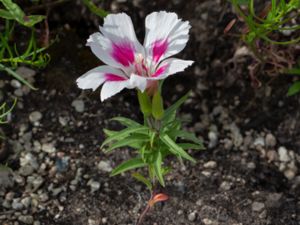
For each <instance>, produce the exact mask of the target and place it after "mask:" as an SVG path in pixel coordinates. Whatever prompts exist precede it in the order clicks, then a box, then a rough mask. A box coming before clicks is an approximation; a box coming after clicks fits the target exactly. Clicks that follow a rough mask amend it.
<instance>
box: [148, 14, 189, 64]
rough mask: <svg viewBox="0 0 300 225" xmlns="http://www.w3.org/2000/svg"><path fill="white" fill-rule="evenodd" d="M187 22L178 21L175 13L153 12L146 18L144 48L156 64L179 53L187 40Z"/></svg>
mask: <svg viewBox="0 0 300 225" xmlns="http://www.w3.org/2000/svg"><path fill="white" fill-rule="evenodd" d="M190 28H191V26H190V25H189V22H188V21H185V22H184V21H182V20H181V19H178V16H177V14H176V13H168V12H165V11H160V12H153V13H151V14H150V15H148V16H147V17H146V36H145V41H144V47H145V49H146V52H147V54H148V55H150V56H151V57H152V58H156V59H157V58H159V60H157V63H158V62H159V61H161V60H163V59H165V58H167V57H170V56H172V55H175V54H177V53H179V52H180V51H181V50H182V49H184V47H185V46H186V43H187V41H188V39H189V29H190Z"/></svg>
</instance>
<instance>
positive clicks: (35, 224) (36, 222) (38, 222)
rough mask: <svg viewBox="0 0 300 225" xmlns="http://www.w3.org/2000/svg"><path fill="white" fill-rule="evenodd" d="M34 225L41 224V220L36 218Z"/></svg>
mask: <svg viewBox="0 0 300 225" xmlns="http://www.w3.org/2000/svg"><path fill="white" fill-rule="evenodd" d="M33 225H41V222H40V221H38V220H36V221H34V222H33Z"/></svg>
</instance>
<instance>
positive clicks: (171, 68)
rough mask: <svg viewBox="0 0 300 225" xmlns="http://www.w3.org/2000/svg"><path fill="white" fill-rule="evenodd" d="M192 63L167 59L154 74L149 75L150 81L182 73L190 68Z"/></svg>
mask: <svg viewBox="0 0 300 225" xmlns="http://www.w3.org/2000/svg"><path fill="white" fill-rule="evenodd" d="M193 63H194V61H191V60H181V59H177V58H169V59H166V60H164V61H163V62H162V63H161V64H160V65H159V66H158V68H157V69H156V72H155V73H153V74H152V75H151V78H150V79H154V80H161V79H164V78H166V77H167V76H169V75H172V74H175V73H178V72H181V71H184V70H185V69H186V68H187V67H188V66H191V65H192V64H193Z"/></svg>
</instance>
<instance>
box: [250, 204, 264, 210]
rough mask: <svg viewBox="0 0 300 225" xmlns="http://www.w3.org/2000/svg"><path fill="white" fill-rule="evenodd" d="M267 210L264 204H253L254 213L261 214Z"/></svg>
mask: <svg viewBox="0 0 300 225" xmlns="http://www.w3.org/2000/svg"><path fill="white" fill-rule="evenodd" d="M264 208H265V204H264V203H262V202H253V203H252V211H254V212H261V211H262V210H263V209H264Z"/></svg>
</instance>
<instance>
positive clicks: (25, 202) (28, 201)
mask: <svg viewBox="0 0 300 225" xmlns="http://www.w3.org/2000/svg"><path fill="white" fill-rule="evenodd" d="M21 203H22V204H23V205H24V207H25V208H29V206H30V204H31V197H25V198H23V199H22V200H21Z"/></svg>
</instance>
